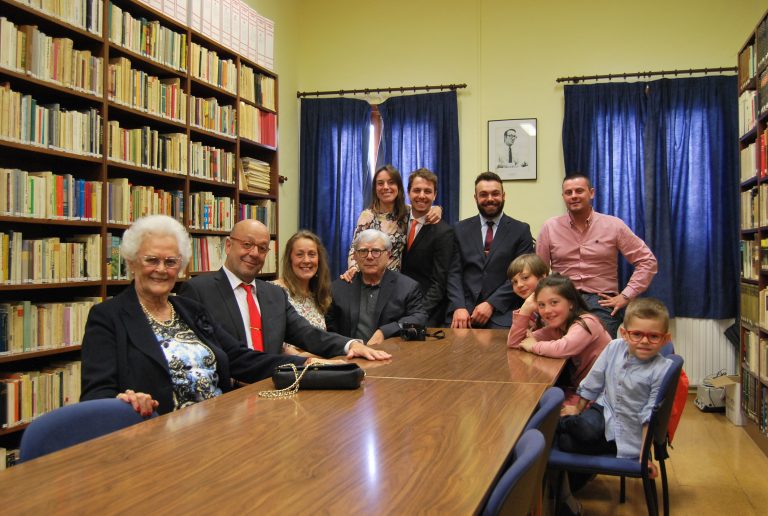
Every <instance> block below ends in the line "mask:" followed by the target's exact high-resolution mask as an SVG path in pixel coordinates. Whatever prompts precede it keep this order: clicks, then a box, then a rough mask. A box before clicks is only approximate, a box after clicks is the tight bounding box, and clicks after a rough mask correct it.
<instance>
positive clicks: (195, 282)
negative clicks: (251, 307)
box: [179, 269, 350, 357]
mask: <svg viewBox="0 0 768 516" xmlns="http://www.w3.org/2000/svg"><path fill="white" fill-rule="evenodd" d="M179 295H180V296H184V297H189V298H192V299H194V300H196V301H198V302H200V303H202V304H203V305H204V306H205V308H206V309H207V310H208V312H209V313H210V314H211V315H212V316H213V317H214V318H215V319H216V321H217V322H218V323H219V324H221V325H222V326H223V327H224V329H225V330H227V331H228V332H229V333H230V334H231V335H233V336H235V337H237V339H238V340H239V341H241V342H247V341H246V338H245V322H243V317H242V316H241V315H240V309H239V308H238V307H237V299H236V298H235V293H234V292H233V291H232V286H231V285H230V283H229V280H228V279H227V275H226V273H225V272H224V269H219V270H218V271H216V272H212V273H210V274H202V275H200V276H196V277H194V278H192V279H191V280H189V281H186V282H184V284H183V285H182V286H181V288H180V289H179ZM256 297H257V299H258V300H259V308H260V309H261V320H262V321H263V328H262V335H263V338H264V351H266V352H267V353H276V354H277V353H282V351H283V342H287V343H289V344H293V345H295V346H298V347H300V348H301V349H304V350H306V351H309V352H310V353H314V354H315V355H320V356H322V357H336V356H339V355H344V354H345V353H344V346H345V345H346V344H347V342H349V340H350V339H348V338H346V337H342V336H341V335H337V334H335V333H328V332H326V331H323V330H321V329H319V328H316V327H314V326H312V325H311V324H310V323H309V322H307V320H306V319H305V318H304V317H302V316H301V315H299V313H298V312H296V310H295V309H294V308H293V306H292V305H291V303H290V302H289V301H288V296H287V295H286V293H285V291H284V290H283V289H282V288H280V287H278V286H277V285H273V284H272V283H267V282H265V281H261V280H258V279H257V280H256Z"/></svg>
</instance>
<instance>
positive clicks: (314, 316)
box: [270, 280, 326, 330]
mask: <svg viewBox="0 0 768 516" xmlns="http://www.w3.org/2000/svg"><path fill="white" fill-rule="evenodd" d="M270 283H274V284H275V285H277V286H278V287H280V288H282V289H283V290H285V293H286V294H287V295H288V301H289V302H290V303H291V306H293V308H294V310H296V311H297V312H298V313H299V315H300V316H302V317H303V318H304V319H306V320H307V321H309V324H311V325H312V326H315V327H316V328H320V329H321V330H325V329H326V327H325V316H324V315H323V314H322V313H321V312H320V309H318V308H317V305H316V304H315V300H314V299H312V298H311V297H309V296H307V297H298V296H296V297H293V296H291V293H290V292H289V291H288V289H287V288H286V287H285V285H283V284H282V283H281V282H280V281H279V280H276V281H272V282H270Z"/></svg>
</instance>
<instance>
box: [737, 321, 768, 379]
mask: <svg viewBox="0 0 768 516" xmlns="http://www.w3.org/2000/svg"><path fill="white" fill-rule="evenodd" d="M743 339H744V364H745V365H746V367H747V369H748V370H749V372H751V373H752V374H754V375H757V376H758V377H760V379H761V380H762V381H764V382H768V340H766V339H763V338H760V334H759V332H757V331H753V330H749V329H745V330H744V337H743Z"/></svg>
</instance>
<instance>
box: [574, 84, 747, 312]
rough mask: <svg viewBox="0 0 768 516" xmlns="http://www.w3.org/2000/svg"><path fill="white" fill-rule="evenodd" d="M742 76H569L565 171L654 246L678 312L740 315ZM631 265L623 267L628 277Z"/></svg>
mask: <svg viewBox="0 0 768 516" xmlns="http://www.w3.org/2000/svg"><path fill="white" fill-rule="evenodd" d="M736 98H737V88H736V77H734V76H727V77H726V76H721V77H700V78H698V77H697V78H688V79H662V80H658V81H652V82H647V83H631V84H596V85H574V86H566V89H565V117H564V120H563V153H564V157H565V169H566V175H567V174H568V173H573V172H577V171H578V172H583V173H585V174H587V175H588V176H589V177H590V179H591V180H592V181H593V182H594V184H595V189H596V195H595V209H596V210H597V211H600V212H602V213H608V214H611V215H615V216H617V217H620V218H621V219H623V220H624V221H625V222H626V223H627V225H628V226H629V227H630V228H632V230H633V231H635V233H637V234H638V236H640V237H641V238H643V239H644V240H645V241H646V243H647V244H648V246H649V247H650V248H651V249H652V250H653V252H654V254H655V255H656V258H657V259H658V262H659V272H658V274H657V275H656V277H655V278H654V280H653V283H652V284H651V287H650V289H649V291H648V295H652V296H656V297H659V298H661V299H662V300H663V301H664V302H665V303H666V304H667V306H668V308H669V309H670V312H671V313H672V314H673V315H676V316H682V317H696V318H711V319H724V318H729V317H734V316H735V315H736V309H737V304H736V302H737V299H736V295H735V294H734V292H736V291H737V289H738V277H739V256H738V148H737V141H738V135H737V129H736V124H737V115H736V108H737V103H736ZM630 273H631V268H630V267H629V266H628V265H627V264H626V263H624V264H622V266H621V267H620V280H619V281H620V282H624V283H625V282H626V281H627V279H628V277H629V275H630Z"/></svg>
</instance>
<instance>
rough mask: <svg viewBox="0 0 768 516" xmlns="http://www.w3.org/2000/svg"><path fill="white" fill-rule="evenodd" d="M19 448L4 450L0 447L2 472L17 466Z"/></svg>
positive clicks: (0, 467) (0, 469)
mask: <svg viewBox="0 0 768 516" xmlns="http://www.w3.org/2000/svg"><path fill="white" fill-rule="evenodd" d="M19 457H20V454H19V449H18V448H4V447H2V446H0V471H2V470H4V469H6V468H10V467H12V466H15V465H16V463H17V462H19Z"/></svg>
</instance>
